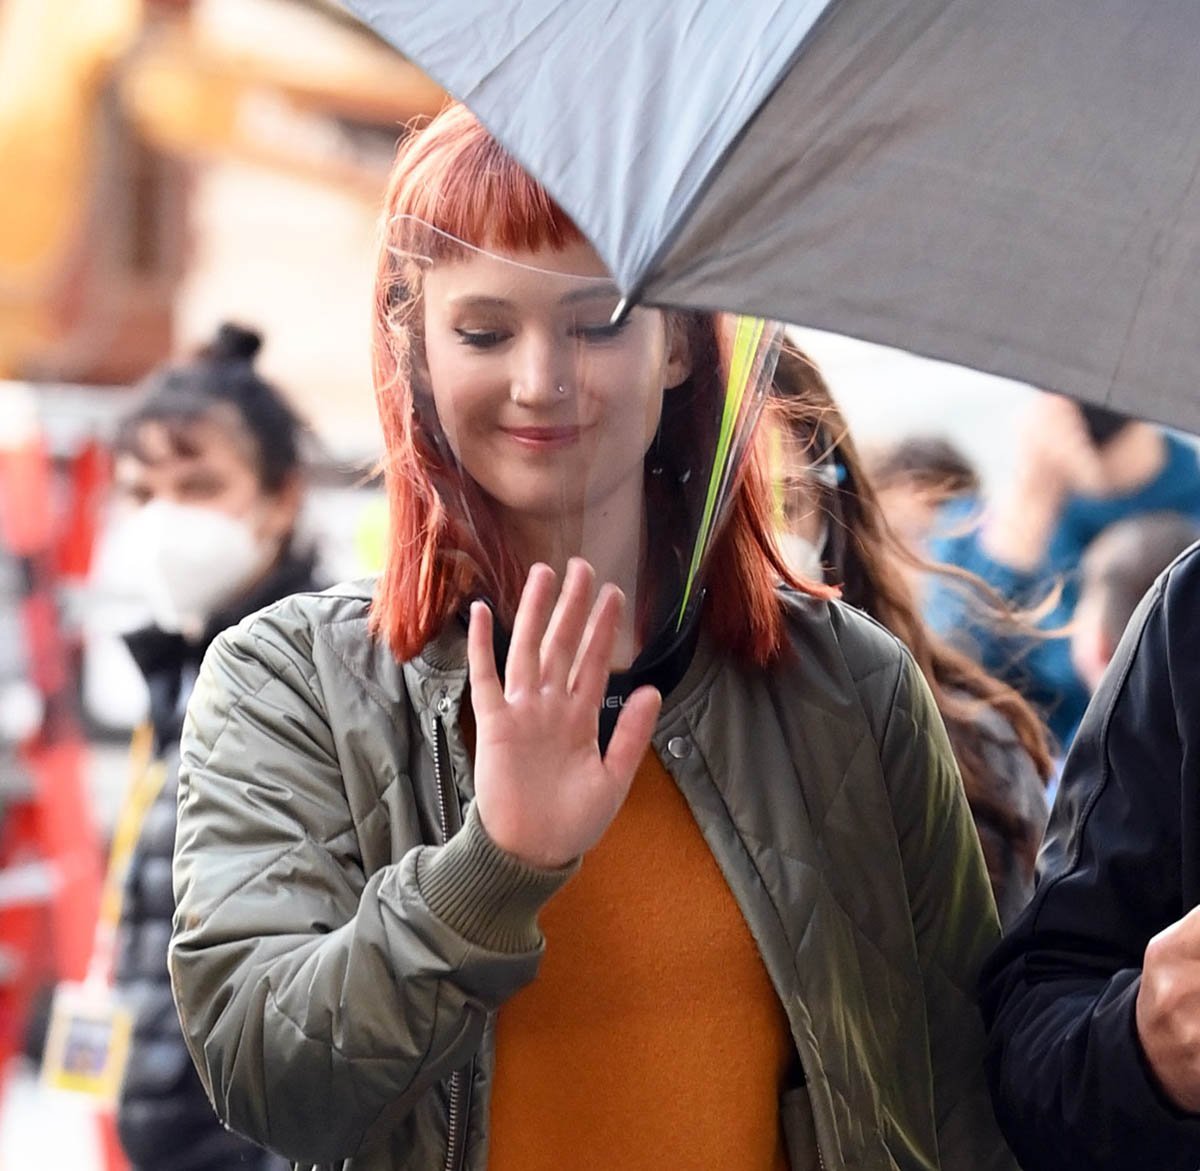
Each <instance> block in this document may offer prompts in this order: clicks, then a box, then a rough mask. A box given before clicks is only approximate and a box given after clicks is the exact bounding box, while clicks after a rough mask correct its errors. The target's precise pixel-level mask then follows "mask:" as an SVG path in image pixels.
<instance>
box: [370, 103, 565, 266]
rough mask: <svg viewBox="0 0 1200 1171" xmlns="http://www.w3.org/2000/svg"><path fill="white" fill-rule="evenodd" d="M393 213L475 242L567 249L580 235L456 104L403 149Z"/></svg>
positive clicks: (508, 248) (507, 248)
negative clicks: (412, 218) (421, 221)
mask: <svg viewBox="0 0 1200 1171" xmlns="http://www.w3.org/2000/svg"><path fill="white" fill-rule="evenodd" d="M392 176H393V182H392V186H391V189H390V190H389V191H388V200H387V207H388V213H389V215H390V216H393V217H394V216H401V215H403V216H413V217H414V218H416V219H419V220H423V221H424V222H425V223H426V224H428V225H429V226H430V227H433V228H436V229H437V230H438V231H440V232H445V233H446V234H447V235H449V236H453V237H456V238H457V239H459V240H463V241H465V242H466V243H468V244H471V245H474V247H476V248H484V249H491V250H494V251H499V252H523V251H525V252H537V251H539V250H541V249H543V248H549V249H551V250H553V251H556V252H558V251H562V250H563V249H564V248H567V247H570V246H571V245H572V244H578V243H581V242H583V241H584V236H583V233H582V232H580V230H579V229H578V228H577V227H576V226H575V224H574V222H573V221H572V220H571V219H570V218H569V217H568V216H567V214H566V213H565V212H564V211H563V210H562V208H560V207H559V206H558V204H557V203H555V202H554V200H553V199H551V198H550V196H549V194H548V193H547V192H546V189H545V188H544V187H542V185H541V184H540V183H538V182H537V181H536V180H535V179H533V178H532V177H531V176H530V175H529V174H527V173H526V172H525V171H524V170H523V169H522V168H521V166H520V165H519V164H518V163H517V162H516V161H515V160H514V159H513V157H512V156H511V155H510V154H509V153H508V152H507V151H506V150H505V149H504V148H503V147H502V146H501V145H500V144H499V143H498V142H497V141H496V140H495V139H494V138H493V137H492V136H491V134H489V133H488V131H487V130H486V129H485V128H484V127H483V125H482V124H481V123H480V122H479V120H478V119H477V118H476V117H475V116H474V115H473V114H472V113H471V112H470V111H469V110H468V109H467V108H466V107H465V106H451V107H449V108H448V109H446V110H444V111H443V112H442V113H441V114H439V115H438V116H437V118H435V119H434V121H433V122H431V123H430V124H429V126H428V127H427V128H426V129H425V130H424V131H422V132H421V133H419V134H417V135H414V137H413V138H412V139H410V140H409V142H408V143H407V144H406V145H405V146H404V147H402V148H401V150H400V153H399V155H398V157H397V159H396V165H395V167H394V168H393V171H392Z"/></svg>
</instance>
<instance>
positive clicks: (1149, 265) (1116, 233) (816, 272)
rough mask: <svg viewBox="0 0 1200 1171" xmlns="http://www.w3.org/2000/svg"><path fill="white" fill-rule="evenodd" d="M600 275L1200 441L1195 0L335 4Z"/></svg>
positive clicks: (658, 299)
mask: <svg viewBox="0 0 1200 1171" xmlns="http://www.w3.org/2000/svg"><path fill="white" fill-rule="evenodd" d="M352 7H354V8H356V9H357V10H358V11H359V13H360V14H361V15H362V16H363V17H364V18H365V19H367V20H368V21H369V22H370V23H371V24H372V25H373V26H374V27H375V28H376V29H377V30H378V31H379V32H381V33H382V34H383V35H384V36H385V37H387V38H388V39H390V40H391V41H392V42H393V43H394V44H396V45H397V46H398V47H399V48H401V50H402V51H404V52H406V53H407V54H409V55H410V56H412V57H413V59H414V60H416V61H417V62H418V63H419V64H420V65H421V66H422V67H423V68H425V69H426V70H427V71H429V72H430V73H431V74H432V75H433V76H434V77H435V78H436V79H437V80H438V81H439V82H441V83H442V84H443V85H444V86H446V88H447V89H449V90H450V91H451V92H452V93H453V94H455V96H457V97H459V98H461V99H463V100H464V101H466V102H467V104H468V105H470V106H471V107H472V108H473V109H474V110H475V112H476V113H477V114H478V116H479V117H480V118H481V119H482V120H483V121H484V122H485V124H487V125H488V126H489V127H490V128H491V129H492V130H493V132H494V133H496V134H497V136H498V137H499V138H500V139H501V141H503V142H504V143H505V144H506V146H507V147H508V148H509V149H510V150H511V151H512V152H513V154H514V155H515V156H516V157H517V158H518V159H519V160H520V161H521V163H522V164H523V165H524V166H526V167H527V168H528V169H529V170H530V171H531V172H532V173H533V174H535V175H536V176H537V177H538V178H539V179H541V180H542V182H543V183H544V184H545V185H546V187H547V189H548V190H549V191H550V193H551V194H552V195H553V196H554V197H555V198H556V199H557V200H558V201H559V203H560V204H561V205H562V206H563V207H564V209H565V210H566V211H567V212H568V214H570V215H571V216H572V217H573V218H574V219H575V220H576V222H577V223H578V224H579V226H580V227H581V228H582V229H583V230H584V232H585V233H586V234H587V235H588V236H589V238H590V239H591V240H592V242H593V243H594V244H595V245H596V248H597V250H598V251H599V253H600V255H601V256H602V258H603V259H604V260H605V262H606V263H607V265H608V266H609V268H610V270H611V271H612V273H613V275H614V277H615V278H616V279H617V281H618V283H619V284H620V286H621V287H622V289H623V290H625V291H627V292H634V293H636V294H637V295H639V296H640V297H642V298H643V299H645V300H647V301H650V302H654V303H660V304H673V305H687V306H696V307H702V308H722V309H736V310H741V311H744V312H751V313H758V314H762V315H765V316H769V317H775V318H778V319H780V320H783V321H789V322H794V323H797V324H803V325H809V326H814V327H817V328H821V329H826V330H831V331H835V332H838V333H843V334H848V335H850V336H854V337H861V338H866V339H868V340H871V341H876V342H881V343H884V344H888V345H893V346H899V347H902V348H904V349H907V350H911V351H913V352H916V353H921V354H925V355H928V356H931V357H936V358H942V359H945V360H948V361H952V362H956V363H959V364H962V365H967V366H972V367H974V368H976V369H980V370H985V371H988V372H991V373H994V374H999V375H1002V376H1005V377H1008V378H1015V379H1019V380H1021V381H1025V382H1028V383H1030V384H1032V385H1035V386H1040V387H1043V388H1046V389H1053V390H1057V391H1062V392H1064V393H1067V394H1071V395H1073V396H1075V397H1077V398H1080V399H1083V400H1086V401H1091V402H1096V403H1102V404H1108V405H1110V406H1113V407H1116V408H1117V409H1122V410H1125V411H1128V412H1131V413H1135V414H1139V415H1143V416H1145V417H1148V418H1155V419H1159V420H1161V421H1164V422H1168V423H1172V424H1175V425H1177V426H1181V427H1185V428H1188V429H1190V430H1197V431H1200V395H1197V393H1196V386H1197V383H1198V381H1200V346H1198V345H1197V343H1196V341H1195V337H1196V323H1197V321H1200V184H1198V183H1197V173H1198V170H1200V84H1197V80H1196V79H1197V78H1200V4H1196V3H1195V0H1153V2H1150V0H1140V2H1139V0H1057V2H1056V3H1055V4H1045V3H1044V2H1043V0H832V3H829V4H824V3H810V4H805V3H790V4H788V3H777V2H773V3H766V4H763V3H753V2H751V0H743V2H741V3H739V4H737V5H730V4H728V3H727V2H725V0H700V2H698V3H694V4H690V5H680V4H677V3H672V2H670V0H608V2H607V3H605V4H596V5H592V4H564V3H562V2H561V0H559V2H557V3H555V2H553V0H522V2H519V3H510V4H507V5H502V4H497V3H496V2H495V0H488V2H487V3H482V2H477V0H456V2H455V3H454V4H452V5H450V4H445V5H428V4H425V3H418V2H416V0H356V2H355V3H354V4H353V5H352Z"/></svg>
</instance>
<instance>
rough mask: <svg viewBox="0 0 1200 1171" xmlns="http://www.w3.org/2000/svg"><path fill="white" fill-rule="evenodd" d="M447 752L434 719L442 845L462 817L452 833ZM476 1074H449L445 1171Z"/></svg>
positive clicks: (452, 1160) (453, 1170)
mask: <svg viewBox="0 0 1200 1171" xmlns="http://www.w3.org/2000/svg"><path fill="white" fill-rule="evenodd" d="M448 755H449V749H448V748H447V745H446V729H445V726H444V725H443V724H442V721H441V720H440V719H439V718H438V717H437V716H434V719H433V776H434V780H435V781H436V783H437V791H438V819H439V820H440V821H441V830H442V844H443V845H445V844H446V842H448V841H449V840H450V836H451V833H452V832H453V833H457V832H458V830H459V828H460V825H461V821H462V814H461V812H460V813H459V816H458V817H456V818H454V819H453V820H454V829H453V830H451V828H450V827H451V817H450V811H451V809H452V808H455V806H456V804H457V801H458V795H457V793H455V792H454V780H453V776H452V775H451V769H450V764H449V761H448V760H447V757H448ZM474 1072H475V1062H474V1061H472V1062H471V1063H470V1064H469V1065H468V1066H467V1067H466V1069H456V1070H455V1071H454V1072H453V1073H452V1074H451V1075H450V1098H449V1105H448V1106H447V1110H446V1115H447V1118H446V1131H447V1139H446V1161H445V1163H443V1164H442V1166H443V1168H444V1171H462V1166H463V1161H464V1157H465V1153H466V1151H465V1147H466V1144H465V1141H464V1139H465V1131H466V1123H467V1107H468V1105H469V1093H470V1088H471V1075H472V1074H473V1073H474Z"/></svg>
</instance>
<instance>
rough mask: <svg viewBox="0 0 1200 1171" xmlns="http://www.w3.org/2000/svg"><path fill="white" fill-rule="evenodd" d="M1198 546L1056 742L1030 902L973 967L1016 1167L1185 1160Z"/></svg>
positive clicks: (1197, 1071)
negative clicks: (1054, 785) (1050, 801)
mask: <svg viewBox="0 0 1200 1171" xmlns="http://www.w3.org/2000/svg"><path fill="white" fill-rule="evenodd" d="M1198 757H1200V545H1193V546H1192V547H1191V548H1190V549H1189V550H1187V551H1186V552H1185V553H1183V554H1182V555H1181V556H1180V558H1179V559H1178V560H1177V561H1175V563H1174V564H1173V565H1172V566H1171V567H1170V568H1168V569H1167V570H1166V572H1165V573H1164V574H1163V575H1162V576H1161V577H1160V578H1159V580H1158V581H1157V583H1156V584H1155V585H1154V586H1153V587H1152V588H1151V590H1150V592H1149V593H1148V594H1147V595H1146V597H1145V598H1144V599H1143V600H1142V602H1141V605H1140V606H1139V608H1138V610H1137V611H1136V613H1135V614H1134V617H1133V619H1132V621H1131V622H1130V624H1129V626H1128V627H1127V628H1126V631H1125V634H1124V637H1123V638H1122V640H1121V642H1120V644H1119V646H1118V648H1117V653H1116V656H1115V657H1114V658H1113V660H1112V662H1111V663H1110V664H1109V667H1108V670H1107V672H1106V673H1105V675H1104V678H1103V681H1102V682H1101V685H1100V688H1099V690H1098V691H1097V692H1096V695H1095V698H1094V699H1093V701H1092V703H1091V705H1090V706H1089V707H1088V709H1087V714H1086V715H1085V716H1084V719H1083V723H1082V724H1081V726H1080V729H1079V734H1078V735H1077V736H1076V738H1075V742H1074V744H1073V746H1072V748H1071V751H1070V753H1069V754H1068V755H1067V760H1066V765H1065V767H1064V770H1063V777H1062V785H1061V789H1060V792H1059V795H1058V800H1057V801H1056V803H1055V806H1054V811H1053V814H1052V816H1051V820H1050V827H1049V831H1048V833H1047V837H1046V842H1045V845H1044V847H1043V850H1042V854H1041V857H1040V859H1039V864H1038V870H1039V880H1038V886H1037V890H1036V892H1035V894H1034V896H1033V901H1032V902H1031V903H1030V904H1029V906H1028V907H1027V908H1026V910H1025V911H1024V913H1023V914H1022V915H1021V917H1020V918H1018V920H1017V922H1016V924H1015V926H1014V927H1013V928H1012V929H1011V931H1010V933H1009V934H1008V935H1007V936H1006V937H1005V939H1004V940H1003V942H1002V943H1001V944H1000V945H999V947H998V949H997V951H996V952H995V954H994V955H993V957H992V958H991V960H990V961H989V963H988V964H987V966H986V967H985V969H984V974H983V977H982V1007H983V1011H984V1017H985V1019H986V1020H987V1023H988V1027H989V1038H988V1040H989V1053H988V1057H987V1062H988V1073H989V1077H990V1080H991V1084H992V1092H993V1098H994V1101H995V1105H996V1117H997V1119H998V1120H999V1122H1000V1124H1001V1128H1002V1129H1003V1131H1004V1133H1005V1136H1006V1137H1007V1139H1008V1141H1009V1143H1010V1145H1011V1147H1012V1150H1013V1152H1014V1154H1016V1156H1017V1159H1018V1161H1019V1162H1020V1164H1021V1167H1022V1168H1023V1169H1024V1171H1059V1169H1060V1168H1071V1171H1131V1169H1133V1168H1140V1167H1146V1168H1153V1169H1154V1171H1195V1169H1196V1167H1198V1166H1200V1028H1198V1027H1197V1022H1200V905H1198V904H1200V785H1198V784H1197V780H1196V768H1197V766H1196V761H1197V759H1198Z"/></svg>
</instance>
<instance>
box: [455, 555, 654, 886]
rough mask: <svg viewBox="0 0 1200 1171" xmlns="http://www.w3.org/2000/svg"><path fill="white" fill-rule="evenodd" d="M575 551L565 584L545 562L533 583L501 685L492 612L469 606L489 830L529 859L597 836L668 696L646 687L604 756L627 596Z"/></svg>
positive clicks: (628, 705)
mask: <svg viewBox="0 0 1200 1171" xmlns="http://www.w3.org/2000/svg"><path fill="white" fill-rule="evenodd" d="M593 578H594V575H593V572H592V568H591V566H590V565H588V564H587V562H586V561H583V560H581V559H579V558H574V559H572V560H571V562H570V563H569V564H568V566H567V572H566V576H565V579H564V581H563V586H562V590H561V592H559V591H558V589H557V578H556V575H555V573H554V571H553V570H552V569H550V567H549V566H546V565H535V566H534V567H533V568H532V569H531V570H530V571H529V576H528V578H527V579H526V582H525V589H524V591H523V593H522V595H521V601H520V605H519V606H518V607H517V616H516V620H515V621H514V623H513V636H512V643H511V645H510V647H509V652H508V663H507V668H506V670H505V679H504V684H503V685H501V683H500V679H499V676H498V674H497V671H496V660H495V656H494V654H493V651H492V616H491V612H490V611H489V610H488V608H487V607H486V606H485V605H483V604H482V603H478V602H477V603H475V604H474V605H473V606H472V607H471V622H470V630H469V633H468V636H467V660H468V665H469V669H470V677H471V702H472V706H473V708H474V711H475V725H476V739H475V799H476V802H477V807H478V811H479V817H480V820H481V821H482V822H483V827H484V829H486V830H487V833H488V836H489V837H490V838H491V839H492V841H494V842H495V843H496V845H498V846H499V847H500V848H501V849H503V850H507V851H508V852H509V853H510V854H513V855H515V856H516V857H518V858H520V859H521V860H522V861H524V862H526V863H528V864H530V865H533V866H541V867H546V868H553V867H559V866H563V865H565V864H566V863H568V862H570V861H571V860H572V859H574V858H577V857H578V856H579V855H581V854H584V853H586V852H587V851H588V850H589V849H591V847H592V846H594V845H595V844H596V842H598V841H599V840H600V838H601V836H602V835H603V834H604V831H605V830H606V829H607V828H608V827H609V825H610V824H611V822H612V820H613V818H614V817H615V816H616V814H617V811H618V810H619V809H620V808H621V804H622V802H623V801H624V800H625V795H626V794H627V793H628V792H629V786H630V784H631V783H632V781H633V776H634V773H635V772H636V771H637V767H638V764H639V763H640V761H641V759H642V757H643V756H644V755H645V752H646V749H647V748H648V747H649V744H650V734H651V733H652V732H653V730H654V724H655V721H656V720H657V719H658V712H659V708H660V706H661V704H662V697H661V696H660V695H659V693H658V692H657V691H656V690H655V689H654V688H653V687H639V688H638V689H637V690H636V691H635V692H634V693H633V694H632V695H631V696H630V697H629V698H628V699H627V700H626V701H625V706H624V708H623V709H622V711H621V715H620V718H619V719H618V720H617V726H616V729H615V731H614V732H613V736H612V740H611V741H610V743H609V746H608V751H607V752H606V753H605V754H604V756H603V757H601V755H600V748H599V743H598V740H597V731H598V727H599V712H600V705H601V703H602V702H603V700H604V694H605V690H606V687H607V684H608V676H609V669H610V664H611V661H612V654H613V647H614V645H615V642H616V637H617V630H618V628H619V625H620V621H621V611H622V607H623V606H624V597H623V596H622V594H621V591H620V590H619V589H617V588H616V586H613V585H605V586H604V587H603V588H602V589H601V590H600V592H599V595H598V596H597V598H596V600H595V604H594V605H593V604H592V593H593V589H594V582H593Z"/></svg>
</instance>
